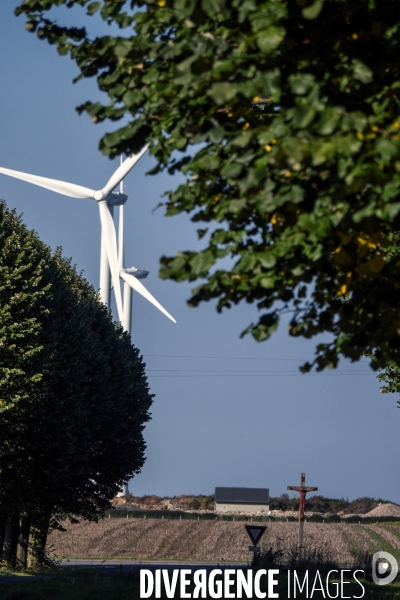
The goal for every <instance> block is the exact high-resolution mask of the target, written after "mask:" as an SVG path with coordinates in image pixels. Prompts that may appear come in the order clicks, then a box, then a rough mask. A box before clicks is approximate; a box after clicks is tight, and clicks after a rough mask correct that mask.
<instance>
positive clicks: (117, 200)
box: [0, 144, 176, 333]
mask: <svg viewBox="0 0 400 600" xmlns="http://www.w3.org/2000/svg"><path fill="white" fill-rule="evenodd" d="M147 148H148V144H146V145H145V146H144V147H143V148H142V149H141V150H140V152H138V153H137V154H134V153H132V154H130V155H129V156H128V157H127V158H126V159H125V160H124V161H123V162H122V159H121V164H120V166H119V167H118V169H117V170H116V171H115V172H114V173H113V175H111V177H110V179H109V180H108V181H107V183H106V185H105V186H104V187H103V188H102V189H100V190H92V189H90V188H87V187H83V186H81V185H76V184H74V183H67V182H65V181H58V180H57V179H49V178H47V177H40V176H38V175H31V174H29V173H22V172H21V171H13V170H12V169H5V168H3V167H0V173H3V174H4V175H9V176H10V177H15V178H16V179H22V181H27V182H28V183H33V184H34V185H38V186H40V187H43V188H46V189H48V190H51V191H53V192H57V193H58V194H62V195H64V196H70V197H72V198H82V199H93V200H96V202H97V204H98V206H99V212H100V222H101V252H100V297H101V299H102V301H103V302H104V304H107V306H109V305H110V298H111V288H112V287H113V288H114V295H115V302H116V305H117V312H118V318H119V321H120V323H121V325H122V326H123V328H124V329H125V330H126V331H128V332H129V333H130V331H131V306H132V290H135V291H136V292H138V294H140V295H141V296H143V297H144V298H146V300H148V301H149V302H151V304H153V305H154V306H155V307H156V308H158V310H160V311H161V312H162V313H163V314H164V315H166V316H167V317H168V318H169V319H171V321H173V322H174V323H176V321H175V319H174V318H173V317H172V316H171V315H170V314H169V312H168V311H166V310H165V308H163V306H161V304H160V303H159V302H158V301H157V300H156V299H155V298H154V296H152V294H150V292H149V291H148V290H147V289H146V288H145V287H144V285H143V284H142V283H141V282H140V281H139V279H144V278H145V277H147V275H148V271H141V270H139V269H136V268H135V267H131V268H125V267H124V235H123V226H124V204H125V202H126V200H127V198H128V196H126V195H125V194H124V193H123V183H122V180H123V179H124V177H125V176H126V175H127V174H128V173H129V171H130V170H131V169H132V168H133V167H134V166H135V164H136V163H137V162H138V160H139V159H140V158H141V156H143V154H144V153H145V152H146V150H147ZM118 184H120V191H119V192H115V191H113V190H115V188H116V187H117V186H118ZM114 206H119V210H120V215H119V217H120V220H119V240H118V241H119V244H118V247H117V236H116V232H115V224H114V218H113V211H114ZM110 272H111V278H110ZM120 279H122V281H123V282H124V300H122V294H121V286H120ZM111 282H112V286H111Z"/></svg>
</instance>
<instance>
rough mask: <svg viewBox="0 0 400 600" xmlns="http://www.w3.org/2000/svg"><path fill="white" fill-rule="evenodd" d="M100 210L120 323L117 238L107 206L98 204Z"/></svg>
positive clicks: (120, 296)
mask: <svg viewBox="0 0 400 600" xmlns="http://www.w3.org/2000/svg"><path fill="white" fill-rule="evenodd" d="M99 210H100V221H101V227H102V231H103V233H104V237H103V239H104V243H105V247H106V253H107V258H108V263H109V265H110V271H111V277H112V282H113V285H114V293H115V301H116V303H117V310H118V318H119V320H120V321H122V319H123V309H122V295H121V287H120V284H119V266H118V256H117V236H116V235H115V227H114V221H113V218H112V216H111V213H110V210H109V208H108V206H107V202H99Z"/></svg>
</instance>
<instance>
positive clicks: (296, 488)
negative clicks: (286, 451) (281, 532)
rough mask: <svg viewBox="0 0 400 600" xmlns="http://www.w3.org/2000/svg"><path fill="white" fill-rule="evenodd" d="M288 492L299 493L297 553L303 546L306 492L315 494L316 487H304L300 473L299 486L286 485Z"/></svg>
mask: <svg viewBox="0 0 400 600" xmlns="http://www.w3.org/2000/svg"><path fill="white" fill-rule="evenodd" d="M287 489H288V490H292V491H294V492H299V494H300V506H299V551H301V548H302V546H303V535H304V510H305V508H306V494H307V492H316V491H317V490H318V488H317V487H306V474H305V473H302V474H301V477H300V485H299V486H296V485H288V488H287Z"/></svg>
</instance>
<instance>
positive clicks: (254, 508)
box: [215, 487, 269, 513]
mask: <svg viewBox="0 0 400 600" xmlns="http://www.w3.org/2000/svg"><path fill="white" fill-rule="evenodd" d="M215 510H216V512H249V513H253V512H254V513H255V512H268V511H269V489H268V488H242V487H233V488H231V487H216V488H215Z"/></svg>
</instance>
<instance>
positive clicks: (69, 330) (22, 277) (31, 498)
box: [0, 202, 152, 564]
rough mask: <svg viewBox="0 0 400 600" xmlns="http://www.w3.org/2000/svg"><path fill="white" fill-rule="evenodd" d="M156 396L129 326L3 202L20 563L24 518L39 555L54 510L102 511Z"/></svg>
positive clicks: (8, 419) (2, 513)
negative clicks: (115, 320) (113, 316)
mask: <svg viewBox="0 0 400 600" xmlns="http://www.w3.org/2000/svg"><path fill="white" fill-rule="evenodd" d="M151 402H152V396H151V394H150V393H149V389H148V385H147V380H146V376H145V372H144V364H143V362H142V359H141V357H140V356H139V352H138V350H137V349H136V348H134V347H133V346H132V344H131V341H130V337H129V335H128V334H127V333H126V332H123V331H122V329H121V328H120V326H119V325H117V324H115V323H113V322H112V320H111V316H110V313H109V311H108V310H107V307H106V306H104V305H103V304H102V303H101V302H100V300H99V298H98V295H97V293H96V292H95V290H94V289H93V287H92V286H90V285H89V284H88V282H87V281H86V280H85V279H83V278H82V277H81V276H80V275H79V274H78V273H77V272H76V270H75V268H73V267H72V266H71V264H70V262H69V261H68V260H66V259H64V258H62V256H61V253H60V251H57V252H56V253H55V254H52V253H51V251H50V249H49V248H48V247H47V246H46V245H45V244H43V243H42V242H41V241H40V240H39V239H38V237H37V235H36V234H35V233H34V232H32V231H29V230H27V229H26V227H25V226H24V225H23V224H22V223H21V220H20V219H19V218H18V217H17V216H16V214H15V212H9V211H8V210H7V209H6V206H5V203H4V202H2V203H1V204H0V417H1V418H0V559H1V551H2V546H4V552H5V555H4V557H5V559H6V560H8V561H9V562H10V563H11V564H12V563H13V562H15V557H16V550H17V546H16V540H17V539H18V535H19V534H20V532H21V529H23V527H22V523H25V524H26V523H28V526H27V532H28V535H29V529H32V531H34V532H35V538H36V547H37V553H38V554H39V556H38V557H39V558H42V559H43V551H44V546H45V542H46V533H47V529H48V526H49V522H50V518H51V516H52V515H53V517H56V520H57V519H59V518H60V517H65V516H68V515H81V516H83V517H84V518H87V519H91V520H96V519H97V518H99V516H101V515H102V514H103V513H104V511H105V510H106V509H109V508H110V506H111V505H110V500H111V499H112V498H113V497H114V496H115V495H116V493H117V492H118V491H119V489H120V486H121V485H122V484H123V483H124V482H126V481H127V480H128V479H130V478H131V477H132V476H133V475H134V474H136V473H138V472H140V469H141V467H142V465H143V463H144V450H145V443H144V440H143V435H142V431H143V427H144V423H145V422H146V421H148V419H149V413H148V409H149V407H150V405H151ZM20 525H21V527H20ZM3 538H4V539H3ZM2 540H3V541H4V544H3V542H2Z"/></svg>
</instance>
